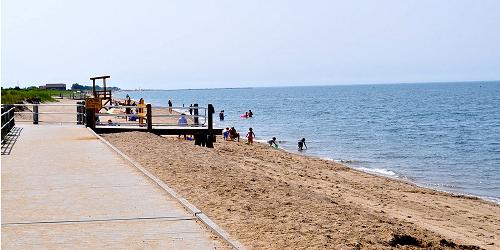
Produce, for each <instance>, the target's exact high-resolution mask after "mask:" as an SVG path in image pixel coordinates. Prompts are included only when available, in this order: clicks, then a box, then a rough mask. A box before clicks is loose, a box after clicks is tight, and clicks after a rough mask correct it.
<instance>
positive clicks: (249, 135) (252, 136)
mask: <svg viewBox="0 0 500 250" xmlns="http://www.w3.org/2000/svg"><path fill="white" fill-rule="evenodd" d="M254 137H255V134H254V133H253V130H252V128H249V129H248V133H247V138H248V144H253V138H254Z"/></svg>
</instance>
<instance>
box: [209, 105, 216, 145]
mask: <svg viewBox="0 0 500 250" xmlns="http://www.w3.org/2000/svg"><path fill="white" fill-rule="evenodd" d="M213 113H215V109H214V106H213V105H212V104H208V135H207V148H213V147H214V141H215V140H214V133H213V129H214V124H213Z"/></svg>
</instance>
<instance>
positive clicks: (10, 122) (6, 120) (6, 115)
mask: <svg viewBox="0 0 500 250" xmlns="http://www.w3.org/2000/svg"><path fill="white" fill-rule="evenodd" d="M14 112H15V107H14V106H13V105H5V106H2V136H1V137H2V142H1V143H2V144H3V143H4V138H5V136H6V135H7V134H8V133H9V132H10V131H11V130H12V128H14V126H15V125H16V123H15V120H14V116H15V115H14Z"/></svg>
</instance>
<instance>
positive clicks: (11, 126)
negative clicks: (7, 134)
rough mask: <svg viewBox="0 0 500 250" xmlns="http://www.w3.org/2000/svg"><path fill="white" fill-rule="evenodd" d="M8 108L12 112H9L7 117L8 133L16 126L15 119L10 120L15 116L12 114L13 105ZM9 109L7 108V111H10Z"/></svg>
mask: <svg viewBox="0 0 500 250" xmlns="http://www.w3.org/2000/svg"><path fill="white" fill-rule="evenodd" d="M10 108H12V110H11V111H10V112H9V113H10V115H9V123H10V125H9V131H10V130H11V129H12V128H13V127H14V126H16V119H15V118H14V119H12V118H13V117H14V116H15V115H16V114H15V113H14V105H12V106H10ZM10 108H9V109H10ZM10 119H12V121H10Z"/></svg>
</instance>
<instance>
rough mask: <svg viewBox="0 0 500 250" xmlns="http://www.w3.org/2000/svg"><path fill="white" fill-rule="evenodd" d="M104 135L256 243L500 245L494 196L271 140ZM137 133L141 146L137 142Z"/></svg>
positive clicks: (271, 245) (245, 240)
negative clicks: (449, 189) (211, 144)
mask: <svg viewBox="0 0 500 250" xmlns="http://www.w3.org/2000/svg"><path fill="white" fill-rule="evenodd" d="M103 137H104V138H105V139H106V140H108V141H109V142H110V143H111V144H113V145H114V146H116V147H117V148H119V149H120V150H121V151H122V152H124V153H125V154H127V155H128V156H129V157H131V158H133V159H135V160H137V161H138V162H140V163H141V164H142V165H143V166H144V167H145V168H147V169H148V170H149V171H150V172H152V173H153V174H154V175H155V176H157V177H158V178H160V179H162V180H163V181H164V182H166V183H168V184H169V185H170V186H171V187H172V188H174V189H175V190H176V191H177V192H179V193H180V194H182V195H183V196H184V197H186V198H187V199H188V200H189V201H190V202H192V203H193V204H194V205H195V206H197V207H199V208H200V209H201V210H202V211H203V212H204V213H206V214H207V215H209V217H210V218H212V219H213V220H215V221H216V223H217V224H219V225H221V226H222V227H223V228H224V229H225V230H226V231H228V232H229V233H230V234H231V235H232V236H234V237H236V238H237V239H238V240H239V241H240V242H242V243H243V244H244V245H247V246H248V247H249V248H272V249H279V248H283V247H285V248H286V247H294V248H301V247H313V248H325V247H333V248H342V247H357V246H364V247H370V248H390V245H389V244H390V242H391V241H392V240H394V239H395V237H396V235H409V236H411V237H414V238H416V239H418V240H419V242H421V245H420V246H421V247H430V246H435V247H440V248H451V247H450V246H447V245H446V242H454V243H456V244H457V246H459V245H462V244H463V246H462V247H466V246H479V247H482V248H485V249H494V248H495V247H497V246H498V245H500V241H499V239H497V238H496V237H495V235H496V234H497V232H498V230H500V217H499V214H500V206H498V204H496V203H494V202H491V201H486V200H482V199H479V198H475V197H468V196H463V195H455V194H450V193H445V192H441V191H436V190H433V189H429V188H425V187H419V186H417V185H415V184H414V183H411V182H407V181H404V180H400V179H392V178H388V177H384V176H378V175H374V174H371V173H365V172H362V171H359V170H356V169H354V168H351V167H348V166H345V165H341V164H338V163H335V162H332V161H328V160H324V159H320V158H317V157H315V156H309V155H299V154H294V153H291V152H287V151H286V150H275V149H272V148H270V147H269V146H268V145H266V144H262V143H255V144H254V145H245V144H244V143H242V142H240V143H237V142H227V141H217V143H216V145H215V149H207V148H201V147H197V146H194V145H192V143H191V142H189V141H183V140H177V139H175V138H168V137H159V136H155V135H152V134H148V133H139V132H138V133H121V134H107V135H103ZM137 140H140V141H142V142H144V144H143V145H142V146H141V147H140V148H139V149H137V148H135V147H134V146H133V145H131V144H133V142H134V141H137ZM443 244H444V245H443ZM472 249H474V248H472ZM476 249H478V248H476Z"/></svg>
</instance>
